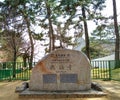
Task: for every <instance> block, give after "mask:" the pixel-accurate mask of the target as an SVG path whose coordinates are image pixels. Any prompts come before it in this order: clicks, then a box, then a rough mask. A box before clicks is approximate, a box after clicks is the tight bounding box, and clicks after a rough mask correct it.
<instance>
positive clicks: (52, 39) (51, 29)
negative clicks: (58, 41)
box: [45, 1, 55, 52]
mask: <svg viewBox="0 0 120 100" xmlns="http://www.w3.org/2000/svg"><path fill="white" fill-rule="evenodd" d="M45 4H46V8H47V16H48V21H49V39H50V43H49V52H51V51H53V50H54V49H55V45H54V43H55V37H54V33H53V26H52V21H51V17H50V16H51V9H50V5H49V4H48V1H45Z"/></svg>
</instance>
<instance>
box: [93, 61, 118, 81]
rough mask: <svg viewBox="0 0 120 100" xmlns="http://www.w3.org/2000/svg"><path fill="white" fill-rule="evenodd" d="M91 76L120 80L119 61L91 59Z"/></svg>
mask: <svg viewBox="0 0 120 100" xmlns="http://www.w3.org/2000/svg"><path fill="white" fill-rule="evenodd" d="M91 65H92V70H91V76H92V78H93V79H103V80H118V81H120V61H115V60H103V61H98V60H97V61H91Z"/></svg>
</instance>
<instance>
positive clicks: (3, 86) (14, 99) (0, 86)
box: [0, 81, 120, 100]
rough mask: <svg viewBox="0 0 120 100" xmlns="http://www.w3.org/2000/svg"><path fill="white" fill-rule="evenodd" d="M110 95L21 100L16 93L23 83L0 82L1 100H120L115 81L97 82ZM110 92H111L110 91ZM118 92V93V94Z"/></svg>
mask: <svg viewBox="0 0 120 100" xmlns="http://www.w3.org/2000/svg"><path fill="white" fill-rule="evenodd" d="M97 82H99V83H100V84H101V85H102V86H103V87H104V89H105V91H106V92H107V93H108V96H106V97H102V98H45V99H44V98H31V97H29V98H19V95H18V93H15V88H16V86H20V85H21V84H22V83H23V81H11V82H7V81H3V82H0V100H120V97H119V96H120V92H119V91H120V87H119V86H120V84H119V82H116V83H115V82H114V81H109V82H108V81H107V82H106V81H97ZM113 86H114V87H115V88H110V87H113ZM109 90H110V91H109ZM116 90H117V92H116Z"/></svg>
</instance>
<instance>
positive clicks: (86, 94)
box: [19, 88, 107, 98]
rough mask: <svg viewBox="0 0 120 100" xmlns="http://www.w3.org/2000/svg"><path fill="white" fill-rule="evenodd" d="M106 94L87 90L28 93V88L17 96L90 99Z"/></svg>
mask: <svg viewBox="0 0 120 100" xmlns="http://www.w3.org/2000/svg"><path fill="white" fill-rule="evenodd" d="M106 95H107V94H106V93H104V92H102V91H96V90H93V89H91V90H87V91H30V90H29V88H27V89H26V90H24V91H23V92H21V93H20V94H19V97H30V98H35V97H39V98H90V97H102V96H106Z"/></svg>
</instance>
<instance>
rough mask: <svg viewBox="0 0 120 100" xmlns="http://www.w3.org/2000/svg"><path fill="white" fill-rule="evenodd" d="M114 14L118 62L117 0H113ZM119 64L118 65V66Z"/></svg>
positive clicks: (116, 57) (117, 57) (117, 58)
mask: <svg viewBox="0 0 120 100" xmlns="http://www.w3.org/2000/svg"><path fill="white" fill-rule="evenodd" d="M113 16H114V28H115V35H116V42H115V60H116V62H117V61H118V60H120V58H119V46H120V45H119V30H118V23H117V9H116V0H113ZM117 66H119V65H116V67H117Z"/></svg>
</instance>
